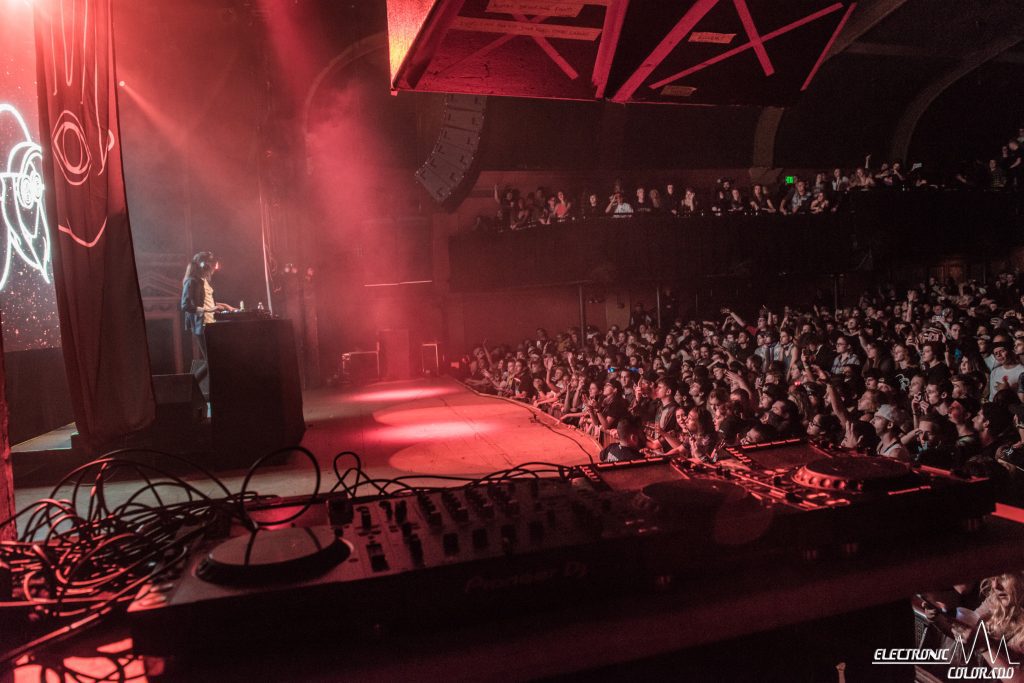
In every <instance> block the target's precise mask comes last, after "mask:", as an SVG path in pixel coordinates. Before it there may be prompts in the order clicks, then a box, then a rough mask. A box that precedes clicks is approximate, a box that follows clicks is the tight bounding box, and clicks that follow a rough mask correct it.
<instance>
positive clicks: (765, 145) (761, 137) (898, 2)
mask: <svg viewBox="0 0 1024 683" xmlns="http://www.w3.org/2000/svg"><path fill="white" fill-rule="evenodd" d="M905 2H907V0H876V2H871V3H869V2H865V1H864V0H861V2H860V4H859V5H858V7H859V11H857V12H855V13H854V14H853V16H852V17H850V21H848V22H847V23H846V26H844V27H843V31H842V33H841V34H840V35H838V36H837V37H836V40H835V42H833V43H832V47H831V49H829V51H828V54H827V55H826V56H825V61H828V60H829V59H831V58H832V57H835V56H836V55H837V54H839V53H840V52H842V51H843V50H845V49H846V48H848V47H849V46H850V45H852V44H853V43H854V42H855V41H856V40H857V39H858V38H860V37H861V36H863V35H864V34H866V33H867V32H868V31H870V30H871V29H873V28H874V27H875V26H877V25H878V24H879V23H880V22H881V21H882V20H883V19H885V18H886V17H887V16H889V15H890V14H892V13H893V12H895V11H896V10H898V9H899V8H900V7H902V6H903V4H904V3H905ZM783 114H785V109H783V108H781V107H765V108H764V109H762V110H761V115H760V116H759V117H758V119H757V126H756V127H755V129H754V149H753V154H752V165H753V166H756V167H762V168H772V167H774V166H775V139H776V137H777V136H778V133H779V126H781V125H782V118H783Z"/></svg>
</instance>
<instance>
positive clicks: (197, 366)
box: [191, 358, 210, 401]
mask: <svg viewBox="0 0 1024 683" xmlns="http://www.w3.org/2000/svg"><path fill="white" fill-rule="evenodd" d="M191 372H192V376H193V377H195V378H196V381H197V382H199V391H201V392H203V398H204V399H206V400H207V401H209V400H210V371H209V368H207V365H206V361H205V360H201V359H199V358H197V359H195V360H193V361H192V370H191Z"/></svg>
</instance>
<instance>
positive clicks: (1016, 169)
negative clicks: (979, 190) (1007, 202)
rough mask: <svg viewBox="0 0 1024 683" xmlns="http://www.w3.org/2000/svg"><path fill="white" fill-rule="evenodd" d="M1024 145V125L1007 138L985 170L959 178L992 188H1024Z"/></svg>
mask: <svg viewBox="0 0 1024 683" xmlns="http://www.w3.org/2000/svg"><path fill="white" fill-rule="evenodd" d="M1022 147H1024V126H1021V127H1020V128H1018V129H1017V134H1016V135H1015V136H1013V137H1011V138H1010V139H1009V140H1007V141H1006V142H1005V143H1004V144H1003V145H1002V146H1001V147H1000V149H999V154H998V155H996V156H995V157H994V158H991V159H989V160H988V163H987V164H986V165H985V168H984V170H983V171H980V170H979V169H975V172H974V177H973V178H971V177H968V176H967V175H966V174H961V175H958V178H957V180H958V181H960V182H963V183H965V184H969V183H970V184H975V185H981V186H983V187H987V188H988V189H990V190H1013V191H1020V190H1022V189H1024V160H1022V159H1021V148H1022Z"/></svg>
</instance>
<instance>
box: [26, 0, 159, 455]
mask: <svg viewBox="0 0 1024 683" xmlns="http://www.w3.org/2000/svg"><path fill="white" fill-rule="evenodd" d="M35 7H36V12H35V31H36V55H37V70H38V83H39V95H40V103H39V109H40V112H39V117H40V131H41V134H40V137H41V138H42V144H43V150H44V151H43V155H44V162H45V164H46V170H47V174H48V176H49V178H48V180H49V181H50V184H49V186H50V187H51V188H52V191H51V192H47V193H46V197H47V208H48V210H49V212H50V216H51V217H53V219H52V220H51V224H52V225H55V226H56V229H55V231H54V235H53V237H52V242H53V243H54V244H56V249H54V258H53V262H54V282H55V284H56V288H57V306H58V310H59V312H60V327H61V340H62V344H63V346H64V362H65V365H66V367H67V374H68V385H69V387H70V390H71V403H72V407H73V409H74V413H75V421H76V422H77V424H78V432H79V434H81V435H82V437H84V438H85V440H86V442H87V443H88V444H89V445H90V446H92V447H93V448H102V447H104V446H107V445H110V444H113V443H116V442H117V440H118V439H120V438H121V437H123V436H125V435H127V434H129V433H132V432H135V431H138V430H140V429H143V428H145V427H146V426H148V425H149V424H150V423H151V422H152V421H153V416H154V412H155V403H154V400H153V387H152V382H151V379H150V366H149V351H148V348H147V345H146V326H145V319H144V314H143V308H142V297H141V294H140V293H139V281H138V276H137V274H136V270H135V254H134V252H133V249H132V236H131V229H130V226H129V222H128V207H127V201H126V198H125V189H124V176H123V168H122V164H121V144H120V143H121V141H120V129H119V127H118V120H117V100H116V90H115V88H116V76H115V73H114V47H113V33H112V24H111V0H53V1H52V2H38V3H36V5H35Z"/></svg>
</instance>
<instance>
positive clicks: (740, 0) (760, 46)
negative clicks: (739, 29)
mask: <svg viewBox="0 0 1024 683" xmlns="http://www.w3.org/2000/svg"><path fill="white" fill-rule="evenodd" d="M732 3H733V5H735V6H736V14H738V15H739V16H740V23H742V24H743V30H744V31H746V33H747V38H750V44H751V46H753V48H754V53H755V54H756V55H757V60H758V61H759V62H761V68H762V69H763V70H764V75H765V76H771V75H772V74H773V73H775V67H774V66H772V60H771V59H769V58H768V51H767V50H765V49H764V41H763V40H761V35H760V34H759V33H758V32H757V26H756V25H755V24H754V17H752V16H750V8H749V7H747V0H732Z"/></svg>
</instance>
